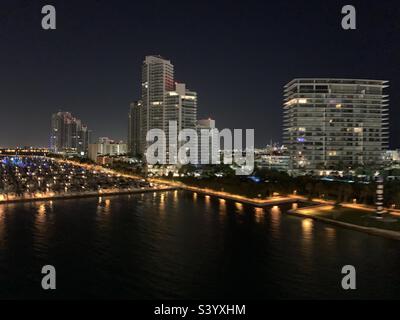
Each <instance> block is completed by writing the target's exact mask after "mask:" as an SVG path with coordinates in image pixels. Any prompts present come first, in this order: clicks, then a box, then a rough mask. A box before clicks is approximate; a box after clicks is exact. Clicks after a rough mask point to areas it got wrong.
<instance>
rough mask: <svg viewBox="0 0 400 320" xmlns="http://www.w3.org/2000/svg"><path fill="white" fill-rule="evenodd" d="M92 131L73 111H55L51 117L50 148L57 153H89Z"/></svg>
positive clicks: (81, 154) (82, 154)
mask: <svg viewBox="0 0 400 320" xmlns="http://www.w3.org/2000/svg"><path fill="white" fill-rule="evenodd" d="M90 133H91V132H90V131H89V129H88V127H87V126H86V125H85V124H83V123H82V121H81V120H80V119H77V118H75V117H73V116H72V114H71V113H69V112H61V111H60V112H57V113H54V114H53V115H52V117H51V135H50V149H51V150H52V151H53V152H55V153H71V154H77V155H80V156H84V155H87V152H88V146H89V142H90Z"/></svg>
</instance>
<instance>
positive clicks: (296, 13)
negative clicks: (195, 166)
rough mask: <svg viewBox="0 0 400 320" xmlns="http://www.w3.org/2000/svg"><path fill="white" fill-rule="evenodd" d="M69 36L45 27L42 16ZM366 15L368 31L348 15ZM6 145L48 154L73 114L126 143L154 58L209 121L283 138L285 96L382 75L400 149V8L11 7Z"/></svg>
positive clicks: (3, 19)
mask: <svg viewBox="0 0 400 320" xmlns="http://www.w3.org/2000/svg"><path fill="white" fill-rule="evenodd" d="M45 4H52V5H54V6H55V7H56V10H57V30H54V31H45V30H43V29H42V28H41V19H42V17H43V15H42V14H41V8H42V6H43V5H45ZM346 4H352V5H354V6H355V7H356V9H357V30H353V31H345V30H343V29H342V28H341V19H342V14H341V8H342V6H344V5H346ZM0 39H1V44H0V110H1V126H0V146H16V145H20V146H23V145H33V146H48V141H49V131H50V116H51V114H52V113H54V112H57V111H58V110H63V111H71V112H72V113H73V114H74V115H75V116H77V117H79V118H81V119H82V120H84V121H85V122H86V123H87V124H88V126H89V127H90V128H91V129H92V130H93V132H94V136H95V137H98V136H109V137H110V138H114V139H124V140H126V134H127V112H128V107H129V103H130V102H131V101H133V100H136V99H138V98H139V97H140V78H141V64H142V61H143V59H144V56H145V55H149V54H160V55H162V56H164V57H167V58H168V59H170V60H171V61H172V63H173V64H174V66H175V77H176V79H177V81H181V82H185V83H186V84H187V86H188V87H189V88H190V89H192V90H195V91H197V93H198V95H199V108H198V114H199V118H202V117H209V116H210V117H212V118H214V119H215V120H216V124H217V127H218V128H220V129H222V128H225V127H228V128H243V129H245V128H254V129H255V135H256V136H255V139H256V144H257V145H259V146H263V145H265V144H267V143H268V142H269V141H270V140H271V139H272V140H273V141H280V140H281V134H282V129H281V124H282V95H283V93H282V90H283V86H284V84H285V83H287V82H288V81H290V80H291V79H293V78H300V77H339V78H372V79H382V80H389V81H390V84H391V87H390V89H389V90H388V93H389V94H390V95H391V97H390V98H391V102H390V109H391V118H390V123H391V128H390V135H391V147H392V148H395V147H400V136H399V131H400V129H399V128H398V127H399V126H397V120H398V119H399V118H400V112H399V111H398V105H399V102H400V2H399V1H385V0H382V1H377V0H374V1H369V0H363V1H353V0H352V1H333V0H328V1H322V0H320V1H310V0H307V1H295V0H291V1H288V0H279V1H275V3H274V1H266V0H263V1H261V0H260V1H251V0H246V1H217V0H214V1H206V0H202V1H197V0H196V1H192V0H186V1H172V0H169V1H166V0H163V1H152V0H145V1H132V0H131V1H121V0H113V1H111V0H98V1H94V0H79V1H78V0H68V1H66V0H65V1H54V0H47V1H34V0H26V1H22V0H1V3H0Z"/></svg>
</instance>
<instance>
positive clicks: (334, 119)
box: [283, 78, 389, 171]
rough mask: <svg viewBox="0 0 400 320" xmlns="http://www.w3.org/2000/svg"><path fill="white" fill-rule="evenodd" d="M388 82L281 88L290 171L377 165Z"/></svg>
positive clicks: (299, 82)
mask: <svg viewBox="0 0 400 320" xmlns="http://www.w3.org/2000/svg"><path fill="white" fill-rule="evenodd" d="M386 87H388V81H381V80H359V79H318V78H317V79H294V80H292V81H290V82H289V83H288V84H286V85H285V87H284V132H283V140H284V144H286V146H287V148H288V151H289V153H290V158H291V161H290V169H291V170H294V171H297V170H305V171H311V170H313V171H316V170H344V169H348V168H353V169H354V168H357V167H359V166H369V165H373V166H376V165H380V164H381V163H382V159H383V157H382V156H383V152H384V150H385V149H386V148H387V145H388V121H389V120H388V95H386V94H384V92H383V91H384V89H385V88H386Z"/></svg>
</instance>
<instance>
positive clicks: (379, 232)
mask: <svg viewBox="0 0 400 320" xmlns="http://www.w3.org/2000/svg"><path fill="white" fill-rule="evenodd" d="M324 206H326V204H319V205H315V206H308V207H304V208H300V209H295V210H293V209H292V210H288V211H287V212H286V213H287V214H289V215H293V216H297V217H301V218H306V219H307V218H308V219H313V220H315V221H320V222H323V223H326V224H331V225H336V226H340V227H342V228H346V229H350V230H354V231H358V232H364V233H367V234H370V235H374V236H380V237H384V238H387V239H391V240H400V232H398V231H393V230H387V229H380V228H374V227H364V226H361V225H358V224H354V223H348V222H343V221H338V220H334V219H329V218H325V217H320V216H315V215H309V214H306V213H302V212H301V211H302V210H305V209H308V208H316V209H317V208H318V207H324Z"/></svg>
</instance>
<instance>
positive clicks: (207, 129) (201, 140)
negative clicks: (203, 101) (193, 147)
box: [196, 118, 219, 164]
mask: <svg viewBox="0 0 400 320" xmlns="http://www.w3.org/2000/svg"><path fill="white" fill-rule="evenodd" d="M213 129H216V127H215V120H213V119H211V118H208V119H200V120H198V121H197V125H196V131H197V136H198V159H199V160H198V163H199V164H210V163H212V153H213V152H214V153H215V154H219V150H218V149H217V148H216V146H215V147H214V150H212V148H213V146H214V144H213V132H212V130H213Z"/></svg>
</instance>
